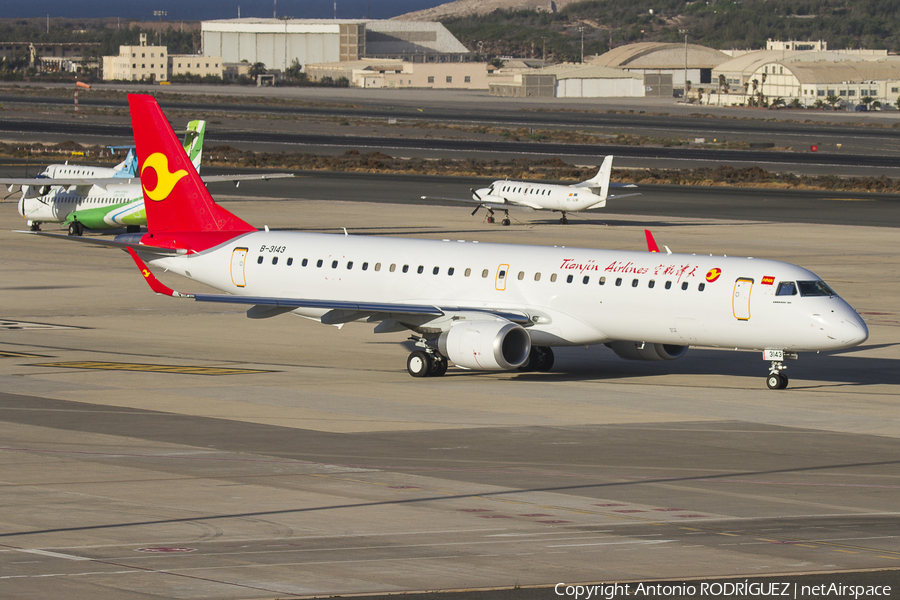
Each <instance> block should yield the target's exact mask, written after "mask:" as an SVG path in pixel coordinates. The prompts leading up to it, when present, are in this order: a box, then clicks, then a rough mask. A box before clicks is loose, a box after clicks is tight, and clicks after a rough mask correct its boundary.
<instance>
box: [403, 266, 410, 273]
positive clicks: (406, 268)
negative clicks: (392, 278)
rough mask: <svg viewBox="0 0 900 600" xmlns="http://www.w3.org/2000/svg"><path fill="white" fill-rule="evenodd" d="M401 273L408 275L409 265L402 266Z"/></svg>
mask: <svg viewBox="0 0 900 600" xmlns="http://www.w3.org/2000/svg"><path fill="white" fill-rule="evenodd" d="M403 272H404V273H409V265H403Z"/></svg>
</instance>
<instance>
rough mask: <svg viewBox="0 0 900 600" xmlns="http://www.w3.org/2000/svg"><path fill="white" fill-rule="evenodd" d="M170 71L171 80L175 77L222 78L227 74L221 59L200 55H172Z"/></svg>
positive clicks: (169, 65) (170, 57)
mask: <svg viewBox="0 0 900 600" xmlns="http://www.w3.org/2000/svg"><path fill="white" fill-rule="evenodd" d="M168 69H169V78H170V79H171V78H172V76H173V75H199V76H200V77H207V76H212V77H222V74H223V73H224V72H225V67H224V65H223V63H222V58H221V57H219V56H202V55H199V54H170V55H169V64H168Z"/></svg>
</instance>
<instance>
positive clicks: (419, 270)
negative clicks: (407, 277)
mask: <svg viewBox="0 0 900 600" xmlns="http://www.w3.org/2000/svg"><path fill="white" fill-rule="evenodd" d="M424 272H425V267H424V266H423V265H419V268H418V269H416V273H418V274H419V275H421V274H422V273H424Z"/></svg>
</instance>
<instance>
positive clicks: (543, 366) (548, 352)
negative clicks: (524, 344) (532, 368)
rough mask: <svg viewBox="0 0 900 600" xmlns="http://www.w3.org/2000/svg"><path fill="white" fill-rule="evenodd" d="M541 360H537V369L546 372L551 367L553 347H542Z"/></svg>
mask: <svg viewBox="0 0 900 600" xmlns="http://www.w3.org/2000/svg"><path fill="white" fill-rule="evenodd" d="M541 350H543V352H542V353H541V360H540V361H539V362H538V366H537V370H538V371H540V372H542V373H546V372H547V371H549V370H550V369H552V368H553V361H554V358H553V348H550V347H548V346H545V347H542V348H541Z"/></svg>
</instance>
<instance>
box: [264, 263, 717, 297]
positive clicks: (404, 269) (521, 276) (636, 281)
mask: <svg viewBox="0 0 900 600" xmlns="http://www.w3.org/2000/svg"><path fill="white" fill-rule="evenodd" d="M264 260H265V258H264V257H263V256H261V255H260V256H259V257H258V258H257V259H256V263H257V264H260V265H261V264H263V261H264ZM286 262H287V265H288V266H291V265H293V264H294V259H293V258H288V259H287V261H286ZM272 264H273V265H277V264H278V257H277V256H273V257H272ZM339 264H340V261H337V260H332V261H331V268H332V269H337V268H338V266H339ZM308 265H309V259H306V258H304V259H303V260H301V261H300V266H301V267H306V266H308ZM324 265H325V261H324V260H322V259H321V258H320V259H319V260H317V261H316V267H317V268H320V269H321V268H322V267H323V266H324ZM360 268H361V269H362V270H363V271H368V270H369V263H368V262H364V263H363V264H362V265H361V266H360ZM351 269H353V261H352V260H350V261H347V270H348V271H349V270H351ZM373 270H374V271H381V263H375V267H374V269H373ZM396 270H397V264H396V263H393V264H391V266H390V267H389V268H388V271H390V272H391V273H394V272H395V271H396ZM400 271H401V272H403V273H409V265H403V266H402V267H401V268H400ZM424 272H425V265H419V266H418V267H417V268H416V273H418V274H419V275H421V274H423V273H424ZM440 273H441V268H440V267H434V268H432V269H431V274H432V275H440ZM455 273H456V269H455V268H454V267H448V268H447V275H449V276H452V275H453V274H455ZM490 274H491V271H490V269H484V270H482V271H481V277H482V279H487V278H488V276H489V275H490ZM463 275H464V276H465V277H469V276H470V275H472V269H466V270H465V271H464V272H463ZM497 278H498V279H500V280H501V281H502V280H503V279H506V271H505V270H503V269H501V270H500V272H499V273H498V274H497ZM517 279H518V280H519V281H522V280H523V279H525V271H519V274H518V276H517ZM534 280H535V281H540V280H541V274H540V273H535V274H534ZM556 280H557V274H556V273H552V274H551V275H550V281H551V282H555V281H556ZM574 281H575V276H574V275H567V276H566V283H572V282H574ZM623 281H624V280H623V279H622V278H621V277H617V278H616V281H615V284H616V287H620V286H621V285H622V282H623ZM590 282H591V277H590V275H585V276H584V277H582V279H581V283H583V284H584V285H588V284H589V283H590ZM597 283H599V284H600V285H606V277H600V278H599V279H598V280H597ZM639 285H640V279H637V278H635V279H632V280H631V287H638V286H639ZM647 287H649V288H654V287H656V280H654V279H651V280H649V281H648V282H647ZM664 287H665V288H666V289H667V290H669V289H672V282H671V281H666V283H665V286H664ZM688 287H689V284H688V282H687V281H684V282H682V284H681V289H683V290H686V289H688ZM705 289H706V284H705V283H701V284H699V285H698V286H697V290H698V291H701V292H702V291H703V290H705Z"/></svg>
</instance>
